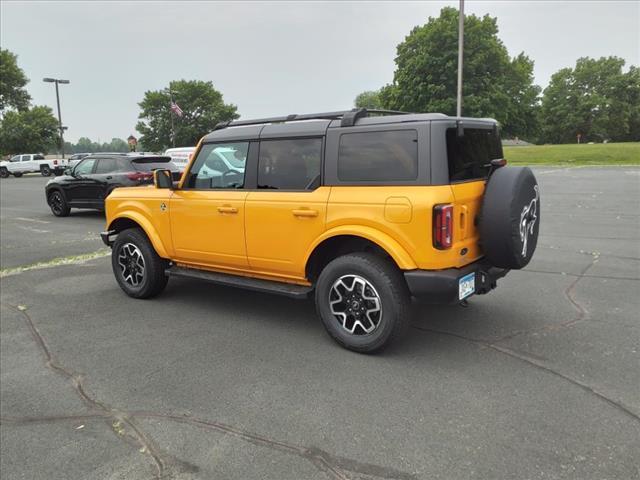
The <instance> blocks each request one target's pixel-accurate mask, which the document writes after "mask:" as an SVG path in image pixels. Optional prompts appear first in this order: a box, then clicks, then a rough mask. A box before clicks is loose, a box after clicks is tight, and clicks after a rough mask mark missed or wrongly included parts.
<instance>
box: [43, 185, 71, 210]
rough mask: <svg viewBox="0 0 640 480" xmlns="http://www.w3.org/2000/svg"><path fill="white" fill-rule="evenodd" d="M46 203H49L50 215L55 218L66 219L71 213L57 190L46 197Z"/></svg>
mask: <svg viewBox="0 0 640 480" xmlns="http://www.w3.org/2000/svg"><path fill="white" fill-rule="evenodd" d="M47 203H49V208H50V209H51V213H53V214H54V215H55V216H56V217H68V216H69V212H71V208H70V207H69V204H68V203H67V200H66V199H65V198H64V195H63V194H62V192H60V191H59V190H54V191H53V192H51V193H50V194H49V196H48V197H47Z"/></svg>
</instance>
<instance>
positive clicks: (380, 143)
mask: <svg viewBox="0 0 640 480" xmlns="http://www.w3.org/2000/svg"><path fill="white" fill-rule="evenodd" d="M338 178H339V179H340V180H342V181H356V182H367V181H372V182H381V181H384V182H389V181H397V180H415V179H416V178H418V132H416V131H415V130H395V131H389V132H366V133H364V132H363V133H345V134H342V135H341V136H340V149H339V151H338Z"/></svg>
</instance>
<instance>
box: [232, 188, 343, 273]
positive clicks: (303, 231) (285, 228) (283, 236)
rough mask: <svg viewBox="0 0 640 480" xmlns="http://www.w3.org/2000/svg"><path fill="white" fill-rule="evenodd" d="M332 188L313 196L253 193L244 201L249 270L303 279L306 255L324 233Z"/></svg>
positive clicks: (285, 193)
mask: <svg viewBox="0 0 640 480" xmlns="http://www.w3.org/2000/svg"><path fill="white" fill-rule="evenodd" d="M330 191H331V187H320V188H317V189H316V190H314V191H312V192H308V191H305V192H291V191H289V192H287V191H282V190H280V191H267V190H264V191H255V192H250V193H249V194H248V195H247V200H246V207H245V208H246V220H245V223H246V240H247V256H248V259H249V265H250V266H251V268H252V270H255V271H257V272H269V273H273V274H279V275H283V276H289V277H294V278H304V268H305V263H304V260H305V254H306V253H307V251H308V249H309V247H310V246H311V245H312V244H313V242H314V241H315V240H316V238H318V237H319V236H320V235H321V234H322V233H323V232H324V230H325V218H326V212H327V200H328V199H329V192H330Z"/></svg>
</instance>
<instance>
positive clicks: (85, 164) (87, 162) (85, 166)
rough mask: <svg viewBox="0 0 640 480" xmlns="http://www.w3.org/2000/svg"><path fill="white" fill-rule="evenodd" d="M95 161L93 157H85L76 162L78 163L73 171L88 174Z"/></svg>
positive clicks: (77, 173)
mask: <svg viewBox="0 0 640 480" xmlns="http://www.w3.org/2000/svg"><path fill="white" fill-rule="evenodd" d="M95 161H96V159H95V158H85V159H84V160H82V161H81V162H80V163H78V165H76V168H75V169H74V170H73V172H74V173H75V174H76V175H89V174H90V173H91V171H92V170H93V164H94V163H95Z"/></svg>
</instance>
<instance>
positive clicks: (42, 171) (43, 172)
mask: <svg viewBox="0 0 640 480" xmlns="http://www.w3.org/2000/svg"><path fill="white" fill-rule="evenodd" d="M40 175H42V176H43V177H50V176H51V168H49V166H48V165H42V166H41V167H40Z"/></svg>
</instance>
